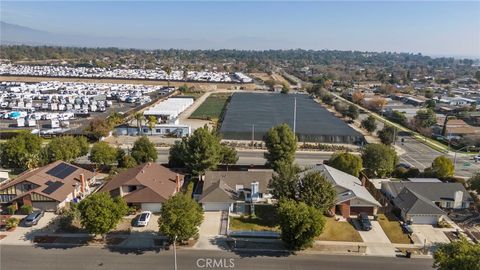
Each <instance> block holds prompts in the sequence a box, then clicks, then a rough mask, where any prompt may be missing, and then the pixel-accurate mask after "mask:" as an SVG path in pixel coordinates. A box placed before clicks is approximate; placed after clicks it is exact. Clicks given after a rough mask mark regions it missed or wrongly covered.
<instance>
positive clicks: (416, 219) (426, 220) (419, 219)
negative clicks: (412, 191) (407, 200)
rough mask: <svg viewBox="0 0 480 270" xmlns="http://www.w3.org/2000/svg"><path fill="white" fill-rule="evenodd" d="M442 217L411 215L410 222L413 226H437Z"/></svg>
mask: <svg viewBox="0 0 480 270" xmlns="http://www.w3.org/2000/svg"><path fill="white" fill-rule="evenodd" d="M439 219H440V216H436V215H409V216H408V220H411V221H412V223H413V224H432V225H434V224H437V223H438V220H439Z"/></svg>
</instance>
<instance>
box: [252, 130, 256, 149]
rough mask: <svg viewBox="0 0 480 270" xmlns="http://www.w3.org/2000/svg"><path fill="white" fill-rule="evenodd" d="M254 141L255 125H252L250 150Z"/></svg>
mask: <svg viewBox="0 0 480 270" xmlns="http://www.w3.org/2000/svg"><path fill="white" fill-rule="evenodd" d="M254 141H255V124H252V148H253V144H254Z"/></svg>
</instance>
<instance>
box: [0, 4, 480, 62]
mask: <svg viewBox="0 0 480 270" xmlns="http://www.w3.org/2000/svg"><path fill="white" fill-rule="evenodd" d="M1 20H2V21H4V22H8V23H13V24H18V25H22V26H27V27H31V28H34V29H39V30H44V31H50V32H56V33H64V34H67V33H68V34H74V35H88V36H95V37H127V38H135V39H143V40H148V39H151V40H154V39H156V38H159V37H161V38H169V39H178V40H184V42H192V43H193V44H199V45H198V47H201V48H219V47H227V48H238V49H268V48H272V49H277V48H304V49H339V50H368V51H396V52H415V53H416V52H421V53H424V54H428V55H456V56H476V57H480V1H473V2H451V1H450V2H433V1H428V2H419V1H415V2H391V1H383V2H380V1H376V2H360V1H355V2H298V1H297V2H293V1H292V2H271V1H264V2H232V1H216V2H200V1H195V2H158V1H157V2H153V1H150V2H127V1H123V2H113V1H105V2H98V1H88V2H71V1H57V2H43V1H35V2H9V1H4V0H2V1H1ZM152 45H153V46H155V45H154V44H152ZM158 47H159V48H161V47H162V46H161V45H159V46H158Z"/></svg>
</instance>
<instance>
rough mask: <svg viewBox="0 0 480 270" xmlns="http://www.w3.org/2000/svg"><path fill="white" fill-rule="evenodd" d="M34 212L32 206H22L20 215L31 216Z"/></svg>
mask: <svg viewBox="0 0 480 270" xmlns="http://www.w3.org/2000/svg"><path fill="white" fill-rule="evenodd" d="M32 212H33V207H32V206H31V205H22V207H20V213H22V214H23V215H30V214H31V213H32Z"/></svg>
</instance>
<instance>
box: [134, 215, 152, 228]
mask: <svg viewBox="0 0 480 270" xmlns="http://www.w3.org/2000/svg"><path fill="white" fill-rule="evenodd" d="M151 216H152V212H150V211H143V212H142V213H140V215H139V216H138V218H137V226H138V227H144V226H147V225H148V222H149V221H150V217H151Z"/></svg>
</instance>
